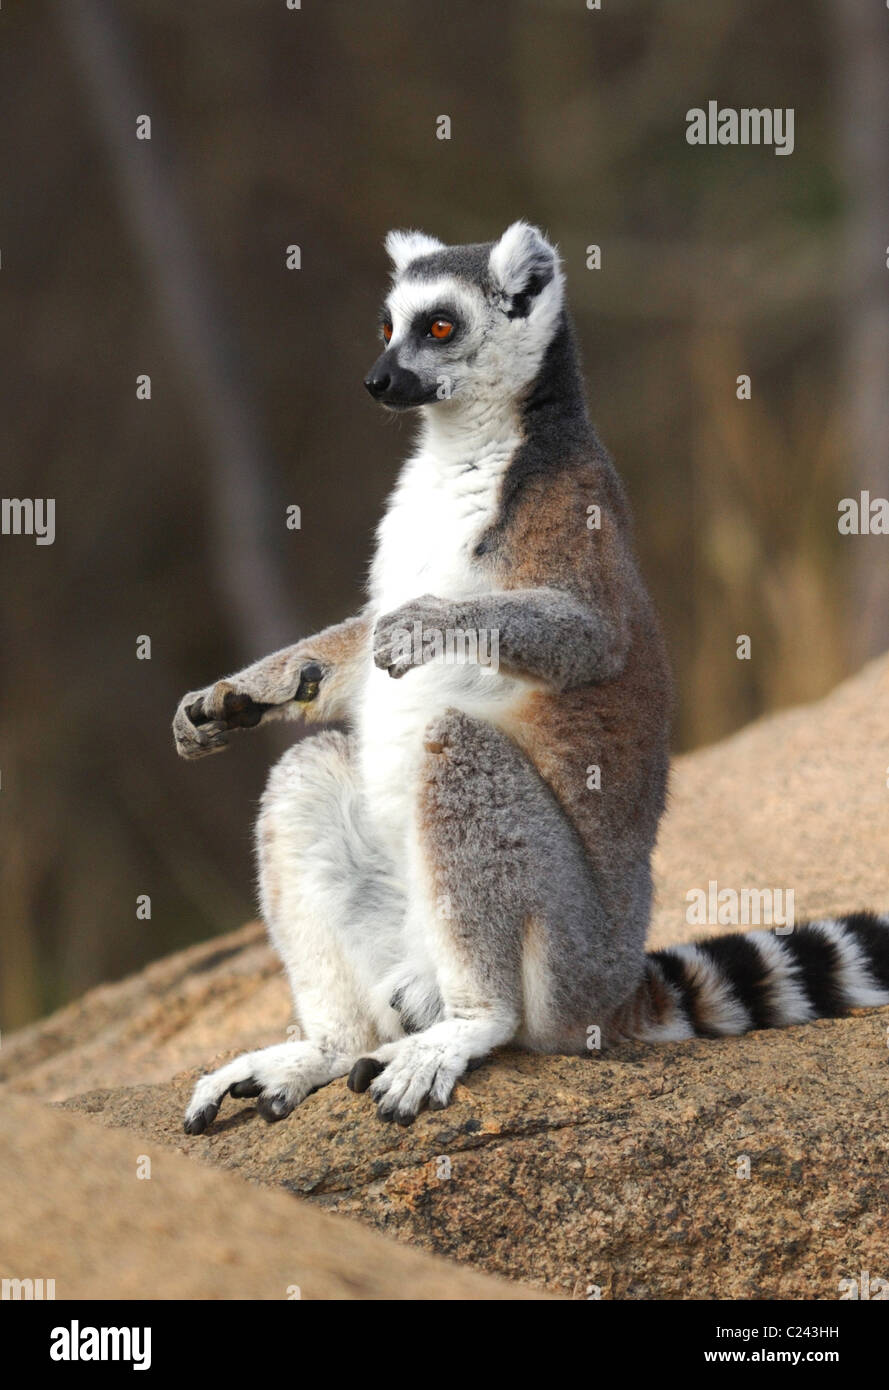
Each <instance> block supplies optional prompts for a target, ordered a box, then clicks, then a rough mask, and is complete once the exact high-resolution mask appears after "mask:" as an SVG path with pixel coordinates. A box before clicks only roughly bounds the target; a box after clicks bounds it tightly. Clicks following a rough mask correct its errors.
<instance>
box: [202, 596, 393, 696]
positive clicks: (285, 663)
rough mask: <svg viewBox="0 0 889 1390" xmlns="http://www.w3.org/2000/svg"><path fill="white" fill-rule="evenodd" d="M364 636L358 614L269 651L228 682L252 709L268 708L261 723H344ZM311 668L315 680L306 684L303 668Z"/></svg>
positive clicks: (364, 624) (362, 658)
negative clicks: (253, 705) (252, 704)
mask: <svg viewBox="0 0 889 1390" xmlns="http://www.w3.org/2000/svg"><path fill="white" fill-rule="evenodd" d="M369 632H370V620H369V619H368V618H367V617H366V616H365V615H364V614H363V613H359V614H357V615H356V616H355V617H352V618H347V619H346V621H345V622H342V623H336V624H334V625H333V626H332V627H328V628H324V630H323V631H322V632H319V633H316V634H315V636H313V637H306V638H303V639H302V641H300V642H297V643H295V644H294V645H293V646H292V647H284V648H282V650H281V651H277V652H272V653H271V655H270V656H266V657H263V658H262V659H261V660H260V661H256V662H254V663H253V665H252V666H247V667H245V668H244V670H243V671H240V672H238V674H237V675H234V676H230V677H229V678H228V683H229V684H231V685H232V686H233V687H234V688H235V689H236V690H238V691H243V692H244V693H245V694H247V695H249V696H250V698H251V699H252V700H254V701H255V702H256V703H257V704H259V705H268V706H269V708H268V709H267V710H266V711H264V713H263V720H267V719H269V718H276V717H278V718H281V717H283V718H295V717H298V716H300V715H302V716H303V717H305V718H306V719H309V720H311V721H312V722H313V723H315V722H326V721H328V720H337V719H345V718H347V717H348V715H349V713H350V710H351V707H352V702H353V699H354V696H355V694H356V691H357V690H358V688H359V684H360V678H361V673H362V671H363V669H364V665H365V652H366V645H367V640H368V637H369ZM313 665H316V666H318V667H319V668H320V676H319V677H318V678H317V680H310V681H306V680H305V679H304V673H305V671H306V668H307V667H310V666H313ZM310 674H312V675H313V674H314V673H310ZM315 685H317V691H316V692H315V693H312V690H311V687H312V686H315ZM301 686H302V689H301ZM306 696H308V698H306ZM301 697H302V698H301Z"/></svg>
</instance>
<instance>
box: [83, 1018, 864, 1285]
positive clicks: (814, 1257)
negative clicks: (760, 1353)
mask: <svg viewBox="0 0 889 1390" xmlns="http://www.w3.org/2000/svg"><path fill="white" fill-rule="evenodd" d="M887 1022H889V1013H887V1011H882V1010H870V1011H868V1012H867V1013H862V1014H861V1015H860V1016H858V1017H855V1018H849V1019H843V1020H830V1021H824V1022H819V1023H815V1024H810V1025H808V1026H807V1027H803V1028H793V1029H787V1030H785V1031H780V1032H774V1033H765V1032H762V1033H753V1034H750V1035H749V1036H747V1037H744V1038H740V1039H731V1040H725V1041H719V1042H709V1041H701V1042H692V1043H673V1044H670V1045H666V1046H661V1047H657V1048H646V1047H643V1046H641V1045H640V1046H633V1047H627V1048H624V1049H621V1051H620V1053H619V1054H618V1053H615V1054H613V1055H612V1056H610V1057H604V1056H603V1057H591V1058H589V1059H587V1058H572V1057H558V1058H551V1057H546V1058H541V1057H531V1056H528V1055H521V1054H518V1053H507V1054H501V1056H500V1057H498V1058H497V1059H496V1060H494V1061H492V1062H491V1063H488V1064H486V1065H485V1066H484V1067H482V1068H480V1069H479V1070H478V1071H477V1072H474V1073H473V1074H472V1075H471V1076H470V1077H468V1078H467V1080H466V1083H465V1084H464V1085H462V1086H461V1087H460V1088H459V1090H458V1094H457V1100H456V1101H455V1103H454V1104H453V1105H452V1106H451V1107H450V1108H449V1109H447V1110H444V1111H435V1112H432V1113H431V1114H424V1115H421V1116H420V1118H419V1119H418V1120H417V1122H416V1123H415V1124H414V1125H413V1126H412V1128H410V1129H407V1130H404V1129H401V1128H400V1127H399V1126H397V1125H385V1124H382V1123H381V1122H380V1121H379V1120H378V1119H377V1117H376V1113H375V1110H374V1107H373V1106H372V1105H371V1104H370V1102H369V1101H368V1099H367V1097H363V1096H355V1095H353V1094H352V1093H351V1092H350V1091H348V1090H346V1087H345V1083H344V1082H342V1081H338V1082H335V1083H334V1084H333V1085H332V1086H329V1087H327V1088H325V1089H324V1090H323V1091H319V1092H317V1093H316V1094H315V1095H313V1096H310V1097H309V1099H308V1100H307V1101H306V1102H304V1104H303V1105H302V1106H300V1107H299V1109H298V1110H297V1111H296V1112H295V1113H294V1114H293V1115H292V1116H291V1117H290V1119H289V1120H286V1121H284V1122H282V1123H280V1124H275V1125H267V1124H265V1122H264V1121H262V1120H260V1119H259V1118H258V1116H257V1115H256V1112H255V1110H254V1109H253V1108H252V1106H251V1105H250V1104H249V1103H245V1102H243V1101H241V1102H236V1101H229V1102H227V1103H226V1107H225V1108H223V1110H222V1111H221V1112H220V1117H219V1119H218V1120H217V1122H216V1124H215V1125H214V1127H213V1129H212V1131H210V1132H208V1133H207V1134H205V1135H202V1136H200V1137H198V1138H188V1137H186V1136H185V1135H184V1134H183V1133H182V1129H181V1124H182V1111H183V1109H184V1106H185V1103H186V1100H187V1098H188V1094H189V1091H190V1088H191V1085H192V1083H193V1081H194V1077H195V1073H187V1074H184V1075H181V1076H178V1077H176V1078H175V1079H174V1080H173V1081H171V1082H166V1083H162V1084H158V1085H154V1086H138V1087H132V1088H121V1089H117V1090H113V1091H108V1090H106V1091H96V1092H92V1093H91V1094H89V1095H86V1096H81V1097H78V1098H76V1099H73V1100H70V1101H67V1102H64V1104H65V1106H66V1108H72V1109H76V1110H78V1111H81V1112H83V1113H85V1114H90V1115H92V1116H94V1117H95V1118H96V1119H100V1120H101V1121H102V1122H103V1123H104V1124H107V1125H112V1126H119V1127H121V1128H123V1129H125V1130H128V1131H130V1130H132V1131H135V1132H137V1133H138V1134H140V1135H145V1136H147V1137H146V1139H145V1141H144V1142H145V1143H146V1144H150V1145H154V1144H157V1145H169V1146H170V1147H172V1148H174V1149H176V1150H178V1151H179V1152H180V1153H189V1154H192V1155H194V1156H196V1157H200V1158H202V1159H206V1160H207V1161H209V1162H211V1163H214V1164H219V1165H221V1166H223V1167H229V1168H234V1169H235V1170H236V1171H237V1172H238V1173H240V1174H241V1175H242V1176H244V1177H247V1178H249V1179H251V1181H253V1182H259V1183H264V1184H269V1185H270V1186H274V1187H276V1188H283V1189H284V1190H285V1191H288V1192H292V1193H294V1194H295V1195H296V1196H298V1197H300V1198H302V1199H303V1202H304V1203H305V1202H308V1203H310V1204H313V1205H317V1206H320V1207H324V1208H325V1209H327V1210H329V1211H335V1212H338V1213H340V1214H341V1215H348V1216H355V1217H358V1218H360V1219H361V1220H362V1221H364V1222H366V1223H367V1224H368V1225H372V1226H374V1227H376V1229H377V1230H379V1231H383V1232H385V1233H386V1234H388V1235H392V1236H395V1237H396V1238H397V1239H398V1240H399V1241H404V1242H409V1243H411V1244H415V1245H420V1246H422V1247H423V1248H424V1249H426V1250H429V1251H435V1252H436V1253H439V1254H446V1255H449V1256H452V1257H453V1258H455V1259H457V1260H459V1261H461V1262H463V1263H465V1264H470V1265H474V1266H475V1267H477V1268H479V1269H483V1270H486V1271H488V1272H490V1273H495V1274H499V1275H505V1276H507V1277H509V1278H511V1279H516V1280H525V1281H527V1282H528V1283H529V1284H535V1285H538V1286H539V1287H541V1288H546V1289H548V1290H549V1291H550V1292H553V1293H562V1294H566V1295H568V1296H572V1297H575V1298H585V1297H588V1296H589V1294H588V1290H590V1288H591V1287H593V1288H594V1287H595V1286H598V1287H599V1288H600V1289H601V1290H602V1296H603V1297H606V1298H621V1299H624V1298H645V1299H650V1298H667V1299H675V1298H695V1299H718V1298H783V1299H797V1298H806V1299H835V1298H836V1297H837V1296H838V1289H837V1285H838V1281H839V1280H840V1279H841V1278H843V1277H844V1276H846V1275H855V1274H856V1272H857V1271H859V1270H862V1269H868V1270H871V1271H872V1272H873V1271H876V1272H879V1273H882V1274H884V1276H885V1275H889V1268H887V1258H886V1251H887V1237H889V1216H887V1209H886V1171H887V1167H889V1138H887V1134H886V1122H885V1116H886V1091H887V1048H886V1041H887V1032H886V1030H887ZM140 1142H142V1141H141V1140H140ZM745 1158H746V1159H748V1160H749V1165H750V1169H749V1171H750V1176H749V1177H745V1176H743V1174H744V1173H746V1171H747V1169H746V1164H745V1162H744V1160H745ZM739 1174H740V1176H739Z"/></svg>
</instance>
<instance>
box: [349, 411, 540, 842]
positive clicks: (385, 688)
mask: <svg viewBox="0 0 889 1390" xmlns="http://www.w3.org/2000/svg"><path fill="white" fill-rule="evenodd" d="M518 444H519V438H518V437H517V436H515V437H513V436H510V435H507V436H506V437H503V438H501V439H500V440H498V441H497V443H495V444H491V445H490V446H488V447H482V448H479V449H477V450H476V451H475V452H474V454H473V455H472V457H471V460H469V461H467V459H466V456H465V454H461V453H460V451H459V450H456V449H455V451H454V453H453V455H451V456H449V455H448V453H447V451H445V452H444V453H443V452H442V451H440V450H439V451H436V452H431V451H429V450H428V449H427V450H421V451H420V452H419V453H418V454H417V455H416V456H415V457H414V458H413V459H411V460H410V461H409V462H408V463H407V464H406V465H405V469H404V472H403V473H402V476H401V478H400V479H399V481H398V484H397V485H396V488H395V490H394V492H393V494H392V497H391V499H390V503H389V507H388V509H387V511H386V514H385V516H384V517H383V520H382V522H381V523H380V527H379V531H378V546H377V552H376V555H375V557H374V562H373V565H372V568H371V575H370V599H371V605H372V609H373V611H374V614H375V616H376V617H382V616H384V615H385V614H387V613H390V612H392V611H393V610H394V609H397V608H398V607H400V605H401V604H403V603H407V602H409V601H410V600H412V599H417V598H420V597H421V596H422V595H424V594H432V595H434V596H435V597H436V598H439V599H444V600H454V601H456V600H460V599H466V598H471V597H473V596H475V595H479V594H483V593H485V592H490V588H491V585H490V581H489V579H488V577H487V573H486V570H485V568H484V567H483V566H482V565H480V564H479V563H478V562H477V561H476V560H475V559H474V555H473V552H474V550H475V547H476V546H477V544H478V542H479V540H480V538H481V536H482V535H483V533H484V531H485V529H486V528H487V527H488V526H489V525H490V523H491V522H492V521H493V520H494V518H495V516H496V513H497V509H498V506H499V500H500V488H501V483H502V479H503V474H504V473H505V471H506V469H507V468H508V466H509V463H510V460H511V458H512V456H513V454H514V452H515V449H516V448H517V447H518ZM468 463H471V465H472V466H468ZM522 688H523V682H521V681H520V680H517V679H515V678H514V677H509V676H504V675H501V674H500V673H499V672H498V671H496V670H493V669H490V668H488V667H484V666H479V665H475V664H467V665H454V664H440V663H430V664H429V665H426V666H422V667H418V668H416V669H414V670H411V671H408V672H407V673H406V674H405V675H404V676H402V677H401V678H400V679H399V680H393V679H392V678H391V677H390V676H389V675H388V674H387V673H386V672H385V671H380V670H378V669H377V668H376V667H375V666H374V665H373V663H372V660H370V659H369V661H368V670H367V678H366V682H365V687H364V692H363V698H362V700H361V705H360V713H359V719H358V725H357V732H358V736H359V746H360V765H361V771H362V777H363V781H364V785H365V790H366V793H367V796H368V798H369V802H370V805H371V806H372V808H373V810H372V814H373V817H374V822H375V824H376V825H377V826H378V827H379V829H380V831H381V833H382V835H383V837H384V839H385V841H386V843H387V845H388V847H389V848H390V850H391V852H392V853H393V856H394V857H396V858H398V859H400V858H401V856H402V852H403V848H404V842H405V836H406V833H407V831H408V828H409V825H410V823H411V814H412V808H413V804H414V787H415V774H416V769H417V767H418V765H419V761H420V756H421V752H422V746H423V731H424V729H425V728H426V726H427V725H428V724H429V722H430V720H431V719H433V718H434V717H435V716H436V715H438V714H441V713H443V712H444V710H446V709H448V708H456V709H460V710H463V711H465V712H466V713H467V714H472V715H474V716H475V717H477V718H483V719H484V718H489V719H493V720H495V719H496V717H497V714H498V712H500V711H502V710H503V709H504V708H506V707H508V706H509V705H510V704H511V703H512V702H513V701H514V700H515V699H516V698H517V697H518V695H519V694H520V693H521V692H522Z"/></svg>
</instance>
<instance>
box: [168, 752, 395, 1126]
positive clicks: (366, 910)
mask: <svg viewBox="0 0 889 1390" xmlns="http://www.w3.org/2000/svg"><path fill="white" fill-rule="evenodd" d="M257 850H258V858H259V875H260V898H261V904H262V910H263V915H264V918H265V922H266V925H267V927H268V930H269V935H270V937H271V939H272V941H273V943H274V945H275V947H276V948H277V950H278V953H279V955H280V956H281V959H282V961H283V963H284V966H285V969H286V971H287V974H288V977H289V979H290V985H291V989H292V992H293V1000H294V1010H295V1015H296V1018H297V1022H298V1025H299V1031H300V1033H301V1034H302V1037H301V1038H300V1039H299V1040H296V1041H292V1042H286V1043H280V1044H278V1045H276V1046H274V1047H267V1048H264V1049H262V1050H261V1051H257V1052H248V1053H245V1054H244V1055H243V1056H242V1057H238V1058H237V1059H236V1060H235V1061H233V1062H230V1063H228V1064H227V1065H226V1066H223V1067H221V1068H220V1069H219V1070H218V1071H215V1072H212V1073H211V1074H210V1075H208V1076H204V1077H202V1078H201V1080H200V1081H199V1082H198V1084H197V1086H196V1087H195V1091H194V1094H193V1096H192V1099H191V1103H190V1104H189V1107H188V1110H187V1112H186V1120H185V1128H186V1130H187V1132H188V1133H190V1134H200V1133H201V1132H202V1131H203V1130H204V1129H206V1127H207V1125H208V1124H211V1123H212V1121H213V1120H214V1119H215V1117H216V1114H217V1112H218V1110H219V1106H220V1104H221V1102H222V1100H223V1098H224V1097H225V1095H226V1094H227V1093H231V1095H232V1096H235V1097H247V1096H249V1097H255V1098H256V1100H257V1105H258V1109H259V1111H260V1113H261V1114H262V1115H263V1116H264V1118H265V1119H267V1120H280V1119H283V1118H284V1117H285V1116H286V1115H289V1114H290V1112H291V1110H293V1108H294V1106H296V1105H298V1104H299V1103H300V1102H301V1101H302V1100H304V1099H305V1098H306V1096H308V1095H309V1094H310V1093H311V1092H312V1091H314V1090H317V1089H318V1087H320V1086H325V1085H327V1083H328V1082H329V1081H332V1080H334V1078H335V1077H337V1076H343V1075H345V1073H346V1072H348V1070H349V1068H350V1067H351V1065H352V1063H353V1062H354V1060H355V1058H356V1057H358V1056H359V1055H360V1054H361V1053H362V1052H364V1051H366V1050H367V1049H368V1048H369V1047H374V1046H376V1045H377V1044H378V1043H380V1042H381V1041H383V1040H384V1039H386V1038H392V1037H394V1036H397V1035H398V1034H399V1033H400V1031H401V1029H400V1025H399V1023H398V1018H397V1015H396V1014H395V1013H394V1012H393V1011H392V1010H391V1009H390V1008H389V1007H388V1003H387V1001H386V1000H382V1001H381V1000H380V998H379V991H378V990H377V989H375V985H376V983H377V982H378V981H379V980H380V979H381V978H383V977H384V976H385V975H386V973H387V972H388V971H391V970H392V968H393V966H394V964H395V962H396V961H397V960H398V958H399V951H400V942H401V936H402V924H403V919H404V913H405V902H404V894H403V889H401V888H399V886H398V885H397V884H396V883H395V882H394V881H393V880H392V879H391V878H390V877H389V876H388V875H387V872H386V867H385V860H384V859H383V857H382V856H381V854H380V852H379V848H378V846H377V845H376V844H375V842H374V840H373V836H372V833H371V831H370V828H369V822H368V818H367V817H366V816H365V814H364V808H363V804H362V800H361V795H360V791H359V788H358V784H357V780H356V777H355V771H354V764H353V758H352V747H351V744H350V741H349V740H348V739H347V738H346V737H345V736H344V735H342V734H338V733H332V732H328V733H322V734H319V735H318V736H317V737H315V738H311V739H306V740H305V741H304V742H302V743H300V744H297V745H296V746H295V747H294V748H291V749H290V750H288V752H287V753H285V755H284V757H283V758H282V759H281V760H280V761H279V762H278V763H277V764H276V766H275V767H274V768H273V769H272V772H271V774H270V776H269V781H268V785H267V787H266V790H265V793H264V795H263V798H262V805H261V809H260V814H259V819H258V822H257Z"/></svg>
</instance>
